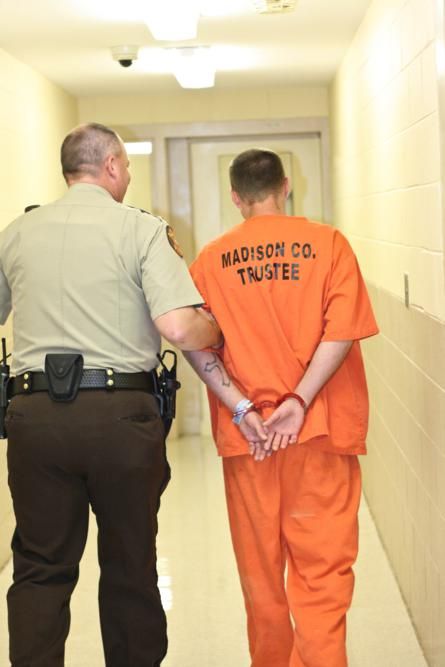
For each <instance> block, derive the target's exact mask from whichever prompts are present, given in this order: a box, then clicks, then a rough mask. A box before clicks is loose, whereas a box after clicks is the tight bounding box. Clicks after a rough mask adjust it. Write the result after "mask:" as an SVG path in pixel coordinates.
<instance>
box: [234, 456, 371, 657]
mask: <svg viewBox="0 0 445 667" xmlns="http://www.w3.org/2000/svg"><path fill="white" fill-rule="evenodd" d="M223 466H224V478H225V487H226V497H227V506H228V512H229V521H230V528H231V533H232V540H233V546H234V550H235V555H236V559H237V563H238V570H239V575H240V579H241V586H242V590H243V594H244V600H245V605H246V610H247V627H248V636H249V648H250V654H251V657H252V665H251V667H346V666H347V664H348V663H347V657H346V647H345V639H346V612H347V610H348V608H349V606H350V603H351V598H352V592H353V587H354V574H353V572H352V565H353V563H354V561H355V559H356V556H357V549H358V522H357V512H358V507H359V502H360V492H361V475H360V467H359V463H358V459H357V457H356V456H346V455H338V454H326V453H324V452H318V451H314V450H312V449H311V447H310V443H307V444H304V445H291V446H289V447H288V448H287V449H285V450H280V451H278V452H277V453H274V454H273V455H272V456H271V457H270V458H268V459H266V460H264V461H262V462H256V461H254V460H253V458H252V457H250V456H249V455H246V456H234V457H227V458H224V459H223Z"/></svg>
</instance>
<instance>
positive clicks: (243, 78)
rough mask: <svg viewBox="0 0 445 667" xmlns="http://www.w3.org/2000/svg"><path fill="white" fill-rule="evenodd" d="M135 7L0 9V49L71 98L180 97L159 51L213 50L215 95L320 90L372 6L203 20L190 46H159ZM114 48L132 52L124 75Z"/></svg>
mask: <svg viewBox="0 0 445 667" xmlns="http://www.w3.org/2000/svg"><path fill="white" fill-rule="evenodd" d="M145 1H147V0H145ZM158 1H159V2H162V0H158ZM243 1H244V2H245V0H243ZM184 2H187V0H184ZM221 2H222V3H224V0H221ZM142 3H143V0H0V48H2V49H4V50H5V51H7V52H8V53H10V54H11V55H12V56H14V57H15V58H17V59H18V60H21V61H22V62H24V63H26V64H28V65H30V66H31V67H33V68H34V69H35V70H37V71H39V72H41V73H42V74H43V75H44V76H46V77H47V78H48V79H50V80H51V81H53V82H55V83H56V84H58V85H60V86H61V87H62V88H64V89H65V90H67V91H68V92H70V93H71V94H73V95H75V96H88V95H102V94H137V93H150V92H156V91H159V92H173V91H176V90H178V87H179V84H178V83H177V82H176V79H175V78H174V76H173V74H171V73H169V72H166V71H165V67H164V65H163V63H164V53H163V52H162V51H160V49H161V48H162V47H165V46H190V45H205V46H212V48H213V49H214V57H215V60H216V63H217V74H216V87H217V88H246V87H251V86H286V85H304V84H306V85H307V84H326V83H329V82H330V81H331V80H332V78H333V76H334V74H335V71H336V70H337V68H338V66H339V64H340V62H341V60H342V58H343V55H344V53H345V51H346V49H347V47H348V45H349V44H350V43H351V41H352V38H353V36H354V34H355V32H356V30H357V28H358V26H359V24H360V23H361V21H362V19H363V17H364V14H365V13H366V10H367V8H368V6H369V5H370V4H371V2H370V0H297V3H296V8H295V10H294V11H292V12H288V13H282V14H247V13H244V14H240V15H232V16H227V17H224V18H216V17H212V18H210V17H208V18H204V17H202V18H201V19H200V22H199V29H198V36H197V39H195V40H192V41H191V42H181V43H176V42H175V43H171V42H169V43H164V42H156V41H155V40H154V39H153V37H152V36H151V33H150V31H149V29H148V27H147V26H146V25H145V24H144V22H143V20H142V18H141V10H140V7H141V4H142ZM118 45H137V46H138V47H139V58H138V60H136V61H135V62H134V64H133V65H132V66H131V67H129V68H122V67H121V66H120V65H119V64H118V63H117V62H116V61H114V60H113V58H112V55H111V47H112V46H118ZM0 88H1V82H0Z"/></svg>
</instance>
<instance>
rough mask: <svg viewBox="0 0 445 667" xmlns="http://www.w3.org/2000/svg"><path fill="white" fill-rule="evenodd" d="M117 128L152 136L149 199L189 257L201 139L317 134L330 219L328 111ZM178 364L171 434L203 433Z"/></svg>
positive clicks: (188, 380) (132, 136)
mask: <svg viewBox="0 0 445 667" xmlns="http://www.w3.org/2000/svg"><path fill="white" fill-rule="evenodd" d="M116 130H117V131H118V132H119V134H120V135H121V136H122V138H123V139H124V141H143V140H145V141H147V140H150V141H152V143H153V152H152V155H151V160H152V162H151V195H152V196H151V200H152V205H153V212H154V213H155V214H156V215H160V216H162V217H163V218H165V219H166V220H168V222H169V223H170V224H171V225H172V226H173V227H174V229H175V235H176V237H177V240H178V243H179V245H180V246H181V248H182V250H183V252H184V256H185V259H186V260H187V262H188V263H190V262H191V261H192V260H193V258H194V256H195V248H194V233H193V210H192V178H191V162H190V144H191V143H192V142H193V141H196V140H199V139H208V140H214V141H221V140H229V139H235V140H236V139H248V138H249V136H251V137H252V138H253V137H257V138H258V136H259V135H266V136H268V137H271V136H274V137H279V136H283V135H284V136H286V135H287V136H293V137H296V136H298V135H307V134H316V135H318V136H319V138H320V146H321V179H322V194H323V210H324V214H325V215H324V218H325V220H324V222H327V223H331V222H332V199H331V180H330V139H329V120H328V118H327V117H317V118H283V119H271V120H243V121H224V122H213V121H209V122H206V123H172V124H146V125H144V124H142V125H128V126H124V127H119V128H116ZM178 365H179V372H180V377H181V383H182V386H183V391H181V392H180V395H179V396H178V399H179V400H178V406H177V418H176V420H175V426H174V431H173V435H174V436H181V435H193V434H200V433H201V422H202V419H201V408H200V405H201V395H202V392H201V387H200V384H201V383H200V381H199V379H198V377H197V376H196V375H195V373H194V372H193V371H192V369H191V368H190V367H189V366H188V364H187V363H186V362H185V360H184V359H183V358H182V355H179V357H178ZM206 435H207V434H206Z"/></svg>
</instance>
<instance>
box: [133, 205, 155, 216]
mask: <svg viewBox="0 0 445 667" xmlns="http://www.w3.org/2000/svg"><path fill="white" fill-rule="evenodd" d="M127 206H128V208H132V209H134V210H135V211H140V212H141V213H147V215H152V216H153V217H154V218H157V217H158V216H157V215H153V213H151V212H150V211H146V210H145V208H139V207H138V206H130V204H127Z"/></svg>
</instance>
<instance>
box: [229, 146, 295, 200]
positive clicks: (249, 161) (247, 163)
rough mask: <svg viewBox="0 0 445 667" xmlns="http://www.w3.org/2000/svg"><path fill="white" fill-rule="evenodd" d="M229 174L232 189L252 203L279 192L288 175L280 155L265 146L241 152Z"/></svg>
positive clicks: (232, 164)
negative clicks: (264, 147)
mask: <svg viewBox="0 0 445 667" xmlns="http://www.w3.org/2000/svg"><path fill="white" fill-rule="evenodd" d="M229 175H230V184H231V186H232V190H234V191H235V192H237V193H238V194H239V196H240V197H241V199H244V200H245V201H248V202H250V203H253V202H257V201H263V200H264V199H266V197H268V196H269V195H271V194H274V193H277V192H278V191H279V190H280V188H281V187H282V185H283V183H284V179H285V177H286V176H285V173H284V169H283V163H282V162H281V160H280V158H279V156H278V155H277V154H276V153H274V152H273V151H268V150H266V149H263V148H252V149H250V150H248V151H244V152H243V153H240V154H239V155H238V156H237V157H236V158H235V159H234V160H233V162H232V163H231V165H230V169H229Z"/></svg>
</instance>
